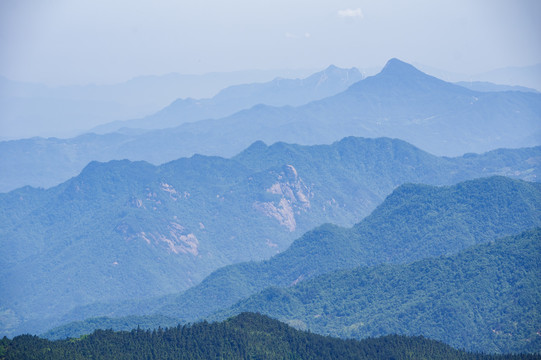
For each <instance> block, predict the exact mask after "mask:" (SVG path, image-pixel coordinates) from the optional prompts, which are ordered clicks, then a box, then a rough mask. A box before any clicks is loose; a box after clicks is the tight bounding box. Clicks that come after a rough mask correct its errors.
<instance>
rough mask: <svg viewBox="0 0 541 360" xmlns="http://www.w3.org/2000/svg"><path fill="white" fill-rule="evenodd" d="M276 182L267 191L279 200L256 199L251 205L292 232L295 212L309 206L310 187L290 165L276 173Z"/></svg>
mask: <svg viewBox="0 0 541 360" xmlns="http://www.w3.org/2000/svg"><path fill="white" fill-rule="evenodd" d="M277 180H278V181H277V182H276V183H274V184H272V185H271V186H270V187H269V188H268V189H267V192H268V193H271V194H274V195H279V196H280V200H279V201H277V202H276V201H266V202H260V201H256V202H255V203H254V204H253V206H254V208H255V209H256V210H258V211H260V212H262V213H263V214H265V215H266V216H268V217H272V218H275V219H276V220H278V222H279V223H280V225H282V226H284V227H285V228H287V229H288V230H289V231H291V232H293V231H295V229H296V228H297V222H296V220H295V214H300V212H301V211H307V210H308V209H309V208H310V198H312V197H313V196H314V194H313V193H312V192H311V190H310V188H309V187H308V186H306V184H304V182H303V181H302V179H301V178H300V177H299V175H298V174H297V170H296V169H295V167H293V166H292V165H286V166H285V167H284V168H283V169H282V171H281V172H280V173H279V174H277Z"/></svg>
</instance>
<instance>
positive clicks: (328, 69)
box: [325, 64, 341, 71]
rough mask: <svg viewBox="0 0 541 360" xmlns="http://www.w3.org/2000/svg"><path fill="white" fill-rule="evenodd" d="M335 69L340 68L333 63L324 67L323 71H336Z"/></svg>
mask: <svg viewBox="0 0 541 360" xmlns="http://www.w3.org/2000/svg"><path fill="white" fill-rule="evenodd" d="M336 70H341V69H340V68H339V67H338V66H336V65H333V64H331V65H329V66H328V67H327V68H326V69H325V71H336Z"/></svg>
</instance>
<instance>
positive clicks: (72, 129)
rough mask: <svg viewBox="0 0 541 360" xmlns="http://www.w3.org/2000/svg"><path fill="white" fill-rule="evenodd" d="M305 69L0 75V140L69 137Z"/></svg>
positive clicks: (297, 72) (295, 74)
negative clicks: (90, 78)
mask: <svg viewBox="0 0 541 360" xmlns="http://www.w3.org/2000/svg"><path fill="white" fill-rule="evenodd" d="M307 74H308V72H307V71H292V70H277V71H257V70H253V71H237V72H231V73H208V74H202V75H184V74H176V73H171V74H166V75H161V76H140V77H136V78H134V79H131V80H129V81H126V82H123V83H119V84H111V85H95V84H89V85H73V86H46V85H43V84H33V83H24V82H17V81H12V80H9V79H6V78H4V77H1V76H0V105H1V106H0V117H1V118H0V119H1V122H0V139H1V140H7V139H10V138H15V139H16V138H28V137H34V136H42V137H49V136H54V137H71V136H75V135H77V134H80V133H82V132H83V131H85V132H86V131H88V129H90V128H92V127H94V126H97V125H100V124H104V123H106V122H110V121H114V120H127V119H134V118H139V117H143V116H146V115H149V114H152V113H155V112H156V111H159V110H160V109H162V108H163V107H165V106H167V105H169V104H170V103H171V102H173V101H174V100H176V99H178V98H183V97H189V96H190V97H195V98H200V97H210V96H213V95H215V94H216V93H217V92H218V91H220V90H222V89H223V88H225V87H227V86H231V85H235V84H243V83H247V82H264V81H270V80H271V79H273V78H275V77H277V76H295V77H303V76H306V75H307Z"/></svg>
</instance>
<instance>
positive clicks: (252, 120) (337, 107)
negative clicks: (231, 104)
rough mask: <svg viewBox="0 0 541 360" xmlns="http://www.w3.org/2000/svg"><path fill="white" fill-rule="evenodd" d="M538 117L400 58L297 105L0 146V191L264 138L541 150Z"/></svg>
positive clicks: (523, 99) (531, 98)
mask: <svg viewBox="0 0 541 360" xmlns="http://www.w3.org/2000/svg"><path fill="white" fill-rule="evenodd" d="M540 119H541V94H538V93H525V92H508V91H505V92H476V91H472V90H468V89H466V88H464V87H461V86H458V85H454V84H450V83H446V82H444V81H441V80H439V79H436V78H434V77H431V76H428V75H426V74H424V73H422V72H420V71H418V70H417V69H415V68H414V67H412V66H411V65H408V64H405V63H403V62H401V61H400V60H397V59H392V60H390V61H389V62H388V63H387V65H386V66H385V67H384V69H383V70H382V71H381V72H380V73H379V74H377V75H375V76H372V77H369V78H366V79H364V80H361V81H359V82H357V83H355V84H353V85H352V86H350V87H349V88H348V89H347V90H345V91H344V92H341V93H339V94H337V95H334V96H331V97H327V98H324V99H322V100H318V101H313V102H310V103H308V104H305V105H301V106H297V107H291V106H285V107H273V106H267V105H257V106H254V107H253V108H251V109H249V110H243V111H240V112H238V113H235V114H233V115H231V116H229V117H226V118H221V119H214V120H201V121H196V122H193V123H186V124H183V125H180V126H178V127H176V128H170V129H163V130H152V131H146V132H141V130H138V131H134V130H130V131H125V132H122V133H111V134H105V135H94V134H88V135H83V136H80V137H77V138H73V139H66V140H61V139H27V140H20V141H8V142H0V152H1V153H2V154H3V155H4V156H3V157H2V158H0V189H4V190H9V189H13V188H16V187H19V186H22V185H25V184H29V185H33V186H52V185H54V184H57V183H59V182H61V181H64V180H66V179H67V178H69V177H71V176H75V175H76V174H77V173H78V172H79V171H80V170H81V169H82V168H83V167H84V166H85V165H86V164H87V163H88V162H90V161H92V160H98V161H107V160H111V159H124V158H126V159H130V160H146V161H149V162H152V163H154V164H160V163H164V162H167V161H171V160H174V159H177V158H179V157H181V156H190V155H192V154H194V153H201V154H206V155H220V156H233V155H234V154H236V153H238V152H240V151H241V150H242V149H244V148H245V147H247V146H249V145H250V144H251V143H253V142H254V141H257V140H263V141H265V142H267V143H273V142H275V141H287V142H291V143H301V144H321V143H331V142H333V141H336V140H338V139H340V138H343V137H345V136H351V135H355V136H365V137H379V136H387V137H396V138H400V139H403V140H406V141H408V142H411V143H412V144H414V145H416V146H418V147H420V148H422V149H423V150H426V151H429V152H431V153H435V154H438V155H458V154H464V153H468V152H484V151H488V150H492V149H495V148H501V147H510V148H516V147H523V146H536V145H539V144H540V139H541V121H540ZM239 129H242V130H239Z"/></svg>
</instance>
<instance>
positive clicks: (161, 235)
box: [117, 222, 199, 256]
mask: <svg viewBox="0 0 541 360" xmlns="http://www.w3.org/2000/svg"><path fill="white" fill-rule="evenodd" d="M117 232H119V233H121V234H123V235H124V239H125V240H126V241H132V240H135V239H141V240H144V241H145V242H146V243H147V244H148V245H152V244H154V245H155V246H162V247H165V248H166V249H167V250H168V251H169V253H173V254H192V255H194V256H197V255H199V240H198V239H197V237H196V236H195V234H194V233H191V232H188V230H186V228H184V227H183V226H182V225H180V224H179V223H176V222H170V223H169V225H167V229H166V231H164V232H160V231H135V230H133V229H132V228H131V227H130V226H129V225H127V224H121V225H119V226H118V227H117Z"/></svg>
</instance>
